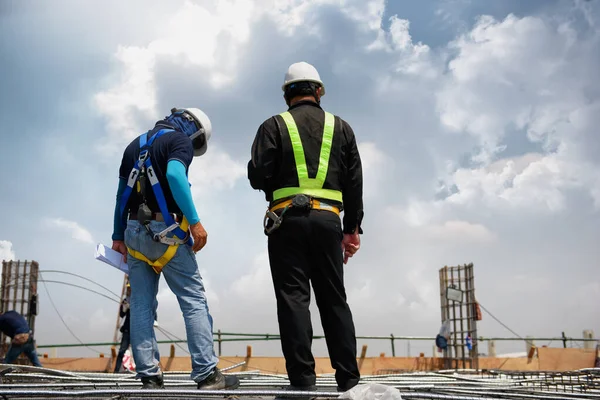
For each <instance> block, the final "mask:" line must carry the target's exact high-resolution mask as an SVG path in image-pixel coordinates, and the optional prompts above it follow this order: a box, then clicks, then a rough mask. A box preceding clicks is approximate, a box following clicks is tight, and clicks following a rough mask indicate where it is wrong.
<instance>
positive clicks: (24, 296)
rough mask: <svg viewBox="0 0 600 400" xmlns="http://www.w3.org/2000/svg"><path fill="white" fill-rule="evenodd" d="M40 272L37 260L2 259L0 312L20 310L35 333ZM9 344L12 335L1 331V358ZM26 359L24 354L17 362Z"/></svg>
mask: <svg viewBox="0 0 600 400" xmlns="http://www.w3.org/2000/svg"><path fill="white" fill-rule="evenodd" d="M38 274H39V264H38V263H37V262H36V261H2V287H1V288H0V293H1V296H2V297H1V298H0V313H2V314H3V313H5V312H7V311H16V312H18V313H19V314H21V315H22V316H23V317H24V318H25V319H26V320H27V323H28V324H29V328H30V329H31V331H32V332H34V333H35V317H36V315H37V313H38V295H37V285H38ZM34 337H35V334H34ZM9 346H10V337H8V336H6V335H5V334H4V333H3V332H0V358H2V359H4V357H5V355H6V352H7V351H8V348H9ZM25 360H26V358H25V357H24V355H23V354H22V355H21V356H20V357H19V359H17V363H21V362H22V361H25Z"/></svg>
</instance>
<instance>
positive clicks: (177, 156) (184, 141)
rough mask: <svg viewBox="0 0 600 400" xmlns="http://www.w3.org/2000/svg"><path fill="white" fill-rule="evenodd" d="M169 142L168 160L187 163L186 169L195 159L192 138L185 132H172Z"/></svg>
mask: <svg viewBox="0 0 600 400" xmlns="http://www.w3.org/2000/svg"><path fill="white" fill-rule="evenodd" d="M169 139H170V140H169V142H168V143H169V144H168V157H169V159H168V160H167V162H169V161H171V160H177V161H180V162H181V163H182V164H183V165H185V168H186V170H187V169H188V168H189V166H190V164H191V163H192V160H193V159H194V146H193V145H192V141H191V140H190V138H189V137H188V136H187V135H186V134H185V133H183V132H178V131H176V132H172V133H171V137H170V138H169Z"/></svg>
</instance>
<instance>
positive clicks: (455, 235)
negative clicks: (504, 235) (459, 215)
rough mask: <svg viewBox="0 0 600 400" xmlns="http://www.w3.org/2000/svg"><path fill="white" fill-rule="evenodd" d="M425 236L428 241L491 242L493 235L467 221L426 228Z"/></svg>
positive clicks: (487, 230) (480, 226) (450, 222)
mask: <svg viewBox="0 0 600 400" xmlns="http://www.w3.org/2000/svg"><path fill="white" fill-rule="evenodd" d="M426 234H427V235H428V236H429V239H430V240H444V241H449V240H451V241H455V240H459V241H469V242H484V243H485V242H492V241H494V240H495V239H496V236H495V235H494V233H492V232H490V230H489V229H488V228H486V227H485V226H483V225H481V224H472V223H469V222H467V221H446V222H445V223H443V224H439V225H432V226H428V227H427V230H426Z"/></svg>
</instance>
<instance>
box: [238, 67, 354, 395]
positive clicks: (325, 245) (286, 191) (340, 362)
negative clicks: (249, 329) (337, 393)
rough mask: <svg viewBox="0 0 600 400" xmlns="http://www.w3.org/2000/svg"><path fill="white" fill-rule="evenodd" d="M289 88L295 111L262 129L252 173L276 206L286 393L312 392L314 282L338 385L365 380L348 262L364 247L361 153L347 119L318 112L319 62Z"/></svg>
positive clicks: (275, 263)
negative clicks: (349, 294)
mask: <svg viewBox="0 0 600 400" xmlns="http://www.w3.org/2000/svg"><path fill="white" fill-rule="evenodd" d="M282 89H283V91H284V96H283V97H284V99H285V101H286V104H287V105H288V107H289V108H288V111H287V112H284V113H282V114H279V115H276V116H273V117H271V118H269V119H267V120H266V121H264V122H263V123H262V125H261V126H260V127H259V128H258V132H257V134H256V137H255V139H254V143H253V145H252V158H251V160H250V162H249V163H248V179H249V181H250V184H251V186H252V187H253V188H254V189H258V190H262V191H264V192H265V197H266V200H267V201H269V202H270V204H269V209H268V210H267V214H266V216H265V234H266V235H267V236H268V250H269V263H270V266H271V275H272V278H273V285H274V288H275V295H276V298H277V317H278V322H279V331H280V336H281V346H282V350H283V354H284V356H285V360H286V369H287V373H288V377H289V379H290V383H291V386H290V387H289V389H292V390H309V391H310V390H314V389H315V382H316V375H315V361H314V358H313V355H312V351H311V343H312V326H311V320H310V313H309V304H310V283H309V282H310V281H312V285H313V290H314V292H315V297H316V301H317V306H318V308H319V313H320V315H321V323H322V326H323V330H324V332H325V338H326V342H327V348H328V350H329V356H330V359H331V364H332V367H333V368H334V369H335V370H336V373H335V379H336V381H337V384H338V390H341V391H346V390H349V389H350V388H352V387H353V386H355V385H356V384H357V383H358V381H359V379H360V373H359V370H358V365H357V362H356V337H355V331H354V322H353V320H352V313H351V311H350V307H349V306H348V304H347V302H346V290H345V287H344V266H343V264H345V263H347V262H348V258H349V257H352V256H353V255H354V254H355V253H356V252H357V251H358V249H359V247H360V236H359V234H362V229H361V223H362V218H363V201H362V165H361V159H360V155H359V152H358V147H357V145H356V139H355V137H354V132H353V131H352V128H351V127H350V125H348V123H347V122H345V121H344V120H343V119H341V118H340V117H338V116H334V115H333V114H330V113H328V112H325V111H324V110H323V109H322V108H321V106H320V99H321V97H322V96H323V95H324V94H325V88H324V85H323V82H322V81H321V78H320V76H319V73H318V72H317V70H316V69H315V68H314V67H313V66H312V65H310V64H307V63H305V62H300V63H295V64H292V65H291V66H290V67H289V69H288V71H287V73H286V75H285V81H284V84H283V87H282ZM342 210H343V211H344V217H343V228H342V223H341V222H342V221H341V220H340V211H342Z"/></svg>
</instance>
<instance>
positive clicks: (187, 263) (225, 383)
mask: <svg viewBox="0 0 600 400" xmlns="http://www.w3.org/2000/svg"><path fill="white" fill-rule="evenodd" d="M211 133H212V127H211V122H210V120H209V118H208V117H207V116H206V114H205V113H204V112H202V111H201V110H199V109H198V108H187V109H175V108H174V109H172V110H171V114H170V115H169V116H167V117H166V118H165V119H163V120H160V121H157V122H156V123H155V126H154V128H153V129H151V130H149V131H148V132H146V133H144V134H142V135H141V136H140V137H138V138H136V139H134V140H133V141H132V142H131V143H130V144H129V145H128V146H127V148H126V149H125V151H124V154H123V159H122V161H121V167H120V170H119V178H120V179H119V189H118V193H117V202H116V203H117V204H116V207H115V217H114V231H113V236H112V239H113V246H112V248H113V249H115V250H117V251H119V252H121V253H122V254H123V255H124V256H125V258H126V259H127V260H128V265H129V282H130V283H131V317H130V318H131V348H132V352H133V358H134V361H135V364H136V372H137V377H138V378H141V380H142V383H143V386H142V387H143V388H150V389H152V388H163V387H164V382H163V374H162V371H161V369H160V366H159V360H160V355H159V351H158V345H157V342H156V336H155V333H154V329H153V325H154V321H155V318H156V306H157V300H156V295H157V291H158V283H159V278H160V274H161V272H162V273H163V274H164V277H165V280H166V281H167V284H168V285H169V288H170V289H171V290H172V291H173V293H174V294H175V296H176V297H177V300H178V302H179V307H180V308H181V312H182V313H183V319H184V321H185V327H186V333H187V343H188V348H189V351H190V357H191V362H192V372H191V378H192V380H194V381H195V382H197V387H198V389H206V390H209V389H213V390H214V389H234V388H236V387H238V385H239V379H238V378H237V377H235V376H231V375H223V374H222V373H221V372H220V370H219V369H218V368H217V363H218V361H219V360H218V358H217V356H216V355H215V352H214V345H213V331H212V329H213V324H212V317H211V315H210V312H209V309H208V304H207V299H206V296H205V291H204V285H203V283H202V279H201V277H200V274H199V272H198V264H197V261H196V254H195V253H196V252H198V251H200V250H201V249H202V248H203V247H204V246H205V245H206V240H207V233H206V231H205V230H204V227H203V226H202V224H201V223H200V218H198V214H197V212H196V208H195V206H194V202H193V200H192V194H191V191H190V184H189V182H188V177H187V174H188V169H189V166H190V164H191V162H192V159H193V157H195V156H201V155H203V154H204V153H205V152H206V149H207V147H208V141H209V139H210V136H211ZM188 230H189V232H188ZM190 235H191V236H190Z"/></svg>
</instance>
